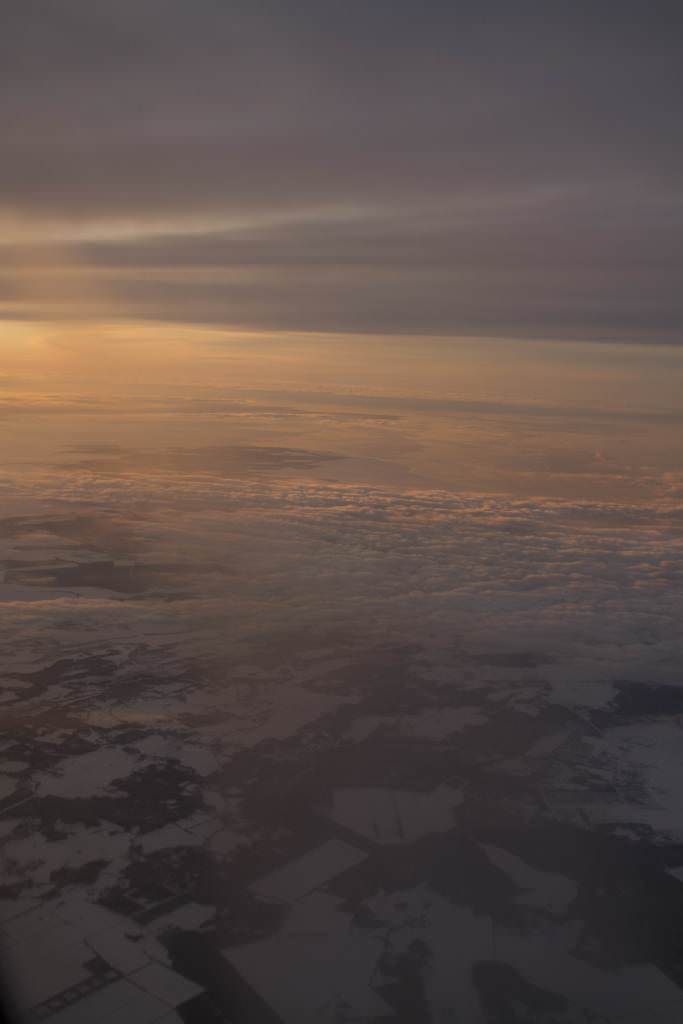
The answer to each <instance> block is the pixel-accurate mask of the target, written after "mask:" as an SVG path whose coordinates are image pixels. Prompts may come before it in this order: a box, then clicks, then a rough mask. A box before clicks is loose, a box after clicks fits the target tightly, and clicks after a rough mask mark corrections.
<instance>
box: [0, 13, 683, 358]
mask: <svg viewBox="0 0 683 1024" xmlns="http://www.w3.org/2000/svg"><path fill="white" fill-rule="evenodd" d="M680 28H681V26H680V13H679V12H677V11H676V9H675V6H674V5H668V4H666V5H665V4H657V3H654V4H647V5H646V4H643V3H629V2H625V3H622V4H620V5H619V11H618V18H617V17H615V12H614V11H610V10H609V9H608V8H607V7H606V6H604V5H596V4H589V3H573V4H565V5H557V6H555V7H553V8H549V7H548V5H545V4H542V5H539V4H525V3H509V2H505V3H496V2H488V3H483V4H474V3H454V4H443V3H438V2H430V0H428V2H420V3H417V2H412V0H391V2H388V0H373V2H372V3H366V2H355V0H352V2H350V3H340V2H331V0H318V2H315V3H307V2H302V3H297V4H281V3H273V2H248V3H247V2H244V3H242V2H231V3H220V2H217V0H197V2H196V3H193V4H192V9H191V12H190V11H189V9H188V5H187V4H186V3H182V2H179V0H142V2H132V0H121V2H118V3H116V4H111V3H107V2H102V0H99V2H97V0H60V2H59V3H51V2H48V0H42V2H41V0H8V2H7V3H6V4H4V5H3V31H2V39H1V40H0V67H1V68H2V71H1V74H2V76H3V79H4V81H5V86H4V87H3V89H2V92H1V96H0V136H1V137H2V162H1V166H0V196H1V199H0V227H1V228H2V231H1V237H2V243H1V244H0V316H1V317H2V318H3V320H4V321H5V322H6V324H7V327H6V331H7V337H8V338H11V339H14V341H15V343H16V344H20V340H19V339H20V337H21V326H20V325H21V322H24V323H26V322H29V323H36V322H41V323H45V322H49V323H54V322H68V323H70V324H73V323H76V322H80V323H85V324H95V323H102V322H105V321H106V322H111V321H112V320H115V321H121V320H123V321H127V322H133V323H140V322H143V321H149V322H152V323H159V322H161V323H169V322H172V323H182V324H185V325H210V326H212V327H220V328H222V329H226V330H239V331H266V332H283V331H285V332H286V331H307V332H327V333H333V334H337V333H341V332H344V333H352V334H359V333H361V334H362V333H365V334H373V335H387V336H397V335H419V336H429V335H434V336H489V337H509V338H529V337H535V338H544V339H546V338H547V339H567V340H596V341H605V340H610V341H617V342H646V343H660V342H665V343H671V344H675V343H678V342H679V341H680V340H681V326H682V324H683V300H682V299H681V289H680V282H679V265H680V254H681V249H680V246H681V243H680V239H681V226H682V220H683V205H682V201H681V184H680V183H681V175H680V172H681V156H682V144H681V141H680V130H679V110H678V109H677V108H678V106H679V100H680V91H681V84H682V83H681V77H682V75H683V72H682V71H681V62H680V45H679V42H680ZM102 344H103V345H104V344H106V342H103V343H102Z"/></svg>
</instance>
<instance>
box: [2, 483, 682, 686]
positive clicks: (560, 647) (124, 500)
mask: <svg viewBox="0 0 683 1024" xmlns="http://www.w3.org/2000/svg"><path fill="white" fill-rule="evenodd" d="M25 486H26V485H25V484H24V487H25ZM40 494H41V499H42V501H43V503H48V504H50V503H53V504H54V508H55V513H54V514H55V515H56V516H58V517H60V519H63V518H64V510H65V509H66V508H68V507H71V508H72V513H71V515H72V516H73V510H75V509H78V508H79V506H80V505H81V504H82V503H84V502H85V501H86V500H87V502H88V505H89V507H90V508H91V509H92V508H93V506H94V507H96V508H97V509H98V510H99V511H98V512H97V513H96V514H95V519H97V518H98V517H103V526H102V528H101V529H100V530H99V532H96V531H95V530H94V528H93V526H92V524H91V525H90V527H89V538H90V539H89V540H88V539H87V538H85V539H82V540H79V539H78V538H74V540H73V542H72V543H73V544H77V543H78V544H80V546H81V547H83V546H85V547H90V548H91V549H93V550H94V551H96V552H99V556H98V557H100V558H104V557H107V556H108V557H112V555H114V557H118V558H119V560H120V558H121V556H120V554H117V552H116V551H114V552H109V551H108V537H112V538H114V540H115V539H116V537H117V536H119V533H120V531H121V530H122V529H123V528H124V526H125V524H126V523H129V524H130V530H131V532H132V534H133V535H134V537H135V552H136V554H135V555H134V556H133V560H134V561H136V560H137V561H139V562H141V565H142V567H143V568H144V565H147V564H149V565H153V566H154V567H156V568H155V573H156V575H154V576H153V583H152V584H150V588H149V592H148V594H147V596H146V597H145V595H144V594H142V595H141V594H139V593H136V594H135V595H130V596H125V595H123V596H122V595H119V596H118V597H116V596H115V595H114V594H111V595H108V594H107V592H106V589H105V590H104V591H102V590H97V589H95V590H93V591H89V590H88V587H87V586H80V587H76V586H71V587H69V588H68V590H60V588H59V587H55V588H54V589H53V590H52V591H51V592H48V591H46V590H45V587H44V586H43V589H39V590H36V591H35V592H34V593H30V589H31V588H30V587H26V588H25V589H24V591H23V592H21V593H17V594H14V593H9V594H6V596H8V597H9V598H10V600H9V601H8V602H6V603H5V604H4V611H3V616H4V617H6V622H7V624H8V626H10V629H11V631H13V636H15V637H16V634H17V631H19V632H20V633H21V634H22V635H24V636H25V638H26V642H27V643H29V641H30V638H34V639H33V642H35V643H37V641H36V640H35V638H36V637H42V638H43V640H41V644H43V643H48V644H49V643H51V642H52V641H49V640H48V638H49V637H50V636H52V637H55V638H56V637H58V636H62V637H63V635H64V632H63V631H64V629H67V632H68V631H69V630H70V629H71V628H72V627H71V626H69V625H68V624H69V622H71V621H78V623H79V624H80V625H79V627H78V629H79V630H80V631H83V630H86V635H88V636H89V637H90V639H89V640H88V643H94V644H96V645H97V644H99V643H102V642H107V643H108V642H109V641H110V639H111V638H112V637H113V636H114V635H115V634H116V635H118V634H119V631H120V630H123V634H121V635H124V634H125V633H126V631H128V630H132V635H133V636H136V637H138V639H140V638H142V637H144V636H145V635H146V632H147V629H148V628H149V629H151V630H152V632H153V633H157V634H158V633H159V623H162V624H163V625H162V628H161V633H163V635H164V636H165V637H166V638H167V640H168V639H170V638H171V637H172V636H173V633H174V630H177V631H178V633H179V634H182V636H184V637H185V638H186V641H184V642H185V643H186V642H187V639H188V638H189V643H190V648H191V649H192V651H194V652H195V655H196V653H197V651H202V652H203V656H204V657H206V656H209V655H210V656H211V657H212V658H215V659H217V661H218V663H223V664H224V666H228V665H231V664H233V665H234V664H235V663H236V662H239V660H240V659H245V660H247V661H254V660H255V661H256V662H258V660H259V657H260V655H259V651H265V650H266V649H267V647H268V645H269V644H270V643H277V644H285V646H286V648H287V649H288V651H289V654H288V657H289V658H294V659H296V658H298V657H299V656H300V655H304V654H305V652H307V651H311V650H314V649H315V648H316V646H317V645H322V646H324V645H325V643H326V641H325V637H326V636H329V635H330V631H333V632H334V631H336V632H337V633H338V634H340V635H343V636H346V637H348V638H349V640H348V643H349V645H350V648H351V649H356V650H361V649H363V648H367V649H372V648H374V647H376V646H377V645H380V646H381V645H387V644H389V645H391V644H405V643H414V644H416V645H417V646H418V647H420V648H422V649H423V650H424V651H425V652H426V655H425V656H426V657H427V658H428V659H432V661H433V662H434V663H435V664H437V663H439V662H443V664H444V665H447V666H449V668H448V671H451V672H452V673H455V675H454V677H453V678H454V685H457V683H456V680H457V678H458V677H459V676H460V675H461V673H462V672H463V671H464V670H465V669H466V668H467V669H471V665H472V664H473V663H472V662H471V660H468V659H471V658H475V656H479V655H484V654H485V655H486V656H487V658H488V663H487V665H486V666H484V665H483V662H481V661H480V662H479V663H478V664H479V668H477V670H476V671H477V672H478V673H479V675H480V676H481V677H490V678H499V679H501V680H503V681H505V680H508V682H509V683H510V684H511V685H518V681H519V678H520V675H522V676H524V675H527V676H529V675H530V676H531V677H532V678H536V679H537V680H539V681H540V680H545V682H546V683H547V684H548V685H550V686H552V687H553V688H554V691H555V692H556V694H557V695H558V699H560V698H561V700H562V702H567V701H569V702H570V703H574V704H577V705H582V704H589V705H590V704H591V703H592V702H593V701H594V700H595V699H599V700H602V699H603V695H604V690H603V689H602V687H604V686H607V685H608V684H609V683H610V682H612V681H614V680H615V679H619V678H627V679H634V680H639V679H644V680H648V681H652V682H654V681H660V682H677V681H678V678H679V677H678V673H679V670H680V659H681V654H682V653H683V650H682V648H683V634H682V633H681V626H680V614H679V608H678V605H679V595H680V586H681V583H682V582H683V542H682V541H681V535H680V523H681V519H682V516H683V512H682V510H681V508H680V506H678V505H675V504H666V505H662V506H660V507H652V506H642V507H639V506H610V505H608V504H592V503H589V502H584V503H571V502H552V501H541V500H538V499H536V500H528V501H512V500H510V499H503V498H497V497H488V498H485V497H460V496H454V495H452V494H446V493H443V492H422V493H420V492H416V493H408V494H397V493H394V492H391V491H389V490H386V491H383V490H377V489H373V488H369V487H351V486H349V487H340V486H329V485H328V486H321V485H319V484H315V483H310V482H309V483H305V482H298V483H297V482H286V481H282V482H271V483H268V484H266V483H264V482H262V481H260V482H258V483H257V482H254V483H248V482H246V481H238V480H231V481H229V482H228V481H225V480H220V479H217V478H213V479H208V478H206V477H202V476H196V475H189V476H183V475H176V476H174V477H171V476H169V475H165V476H163V477H159V478H154V477H151V478H149V479H147V480H145V479H143V478H133V479H120V480H116V479H111V478H109V477H101V478H99V479H98V478H95V477H93V476H92V475H88V476H87V477H85V478H84V479H83V482H82V485H81V486H79V484H78V481H77V480H69V481H67V482H65V481H64V480H63V478H56V477H52V478H49V477H44V478H42V479H41V482H40ZM20 497H21V486H19V487H18V488H17V498H20ZM114 511H115V515H116V530H114V529H112V527H107V519H108V517H110V516H111V515H113V514H114ZM58 521H60V520H59V519H58ZM85 521H86V522H87V520H85ZM29 526H30V522H29V523H27V530H28V528H29ZM41 528H42V529H43V530H45V529H48V530H49V519H48V520H47V523H46V524H45V523H43V525H42V527H41ZM117 531H119V532H118V533H117ZM29 532H30V531H29ZM16 534H17V531H16V529H15V530H14V535H13V536H12V537H10V539H9V541H8V542H7V543H9V544H10V545H11V548H12V550H13V551H15V554H14V555H13V556H12V557H14V558H17V557H20V549H21V544H22V540H21V536H19V537H17V535H16ZM24 543H25V544H27V545H28V546H29V547H30V536H28V537H27V538H26V540H25V542H24ZM55 543H56V548H55V557H57V555H58V556H59V558H60V559H61V561H62V563H63V562H64V560H65V558H66V560H67V561H68V560H69V553H68V550H67V551H65V550H64V541H63V539H62V540H59V538H57V539H56V541H55ZM119 550H120V549H119ZM16 552H18V553H16ZM180 553H182V562H183V564H182V565H181V566H178V561H179V554H180ZM71 559H72V560H73V559H74V555H72V556H71ZM76 560H77V559H76ZM124 560H125V559H124ZM143 563H144V565H143ZM164 566H167V567H169V568H168V569H167V570H164V568H163V567H164ZM193 566H195V567H196V568H194V569H193ZM160 567H161V568H160ZM159 569H160V571H159ZM164 572H168V573H169V576H168V579H169V580H170V581H171V583H170V586H169V587H167V588H165V587H164V585H163V583H161V584H160V583H159V580H160V579H161V580H163V579H164ZM141 578H143V577H141ZM105 579H106V577H105ZM105 587H106V583H105ZM165 589H166V590H167V591H168V596H170V595H171V594H172V592H173V591H177V592H178V594H177V596H176V598H174V600H173V601H172V602H170V603H169V602H168V600H167V596H166V595H165ZM10 590H11V588H10ZM141 598H142V604H141ZM74 615H77V620H73V616H74ZM115 623H118V625H115ZM146 623H149V625H146ZM86 624H87V625H86ZM287 638H289V639H287ZM188 649H189V648H186V652H185V653H186V654H187V650H188ZM457 649H460V650H461V651H462V652H465V653H466V654H467V657H466V658H464V660H463V657H460V656H459V655H457V653H456V654H455V655H454V653H453V652H454V650H457ZM515 652H517V654H519V655H525V657H526V655H527V654H528V653H529V652H532V653H534V655H535V658H536V661H535V662H534V663H535V664H537V667H536V668H530V669H528V670H522V669H520V667H519V666H520V665H522V664H526V661H528V659H526V661H525V660H524V659H523V660H522V662H519V659H518V658H516V657H510V658H508V657H507V656H508V655H511V654H514V653H515ZM493 655H501V657H500V658H499V659H498V661H497V663H496V664H497V667H495V666H494V664H493V662H491V657H492V656H493ZM503 655H504V656H505V657H502V656H503ZM494 660H495V659H494Z"/></svg>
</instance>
